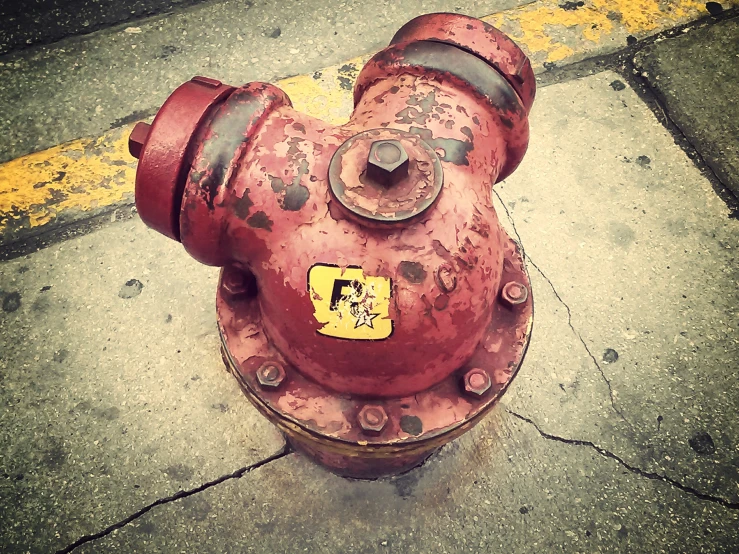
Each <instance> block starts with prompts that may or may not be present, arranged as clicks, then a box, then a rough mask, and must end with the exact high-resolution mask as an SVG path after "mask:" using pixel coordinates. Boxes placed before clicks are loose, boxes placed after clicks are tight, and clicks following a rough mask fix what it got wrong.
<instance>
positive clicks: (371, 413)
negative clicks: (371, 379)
mask: <svg viewBox="0 0 739 554" xmlns="http://www.w3.org/2000/svg"><path fill="white" fill-rule="evenodd" d="M357 419H358V421H359V426H360V427H361V428H362V431H364V432H365V433H366V434H368V435H379V434H380V432H382V429H383V428H384V427H385V424H386V423H387V414H386V413H385V409H384V408H383V407H382V406H377V405H374V404H367V405H366V406H364V407H363V408H362V409H361V410H360V411H359V415H358V416H357Z"/></svg>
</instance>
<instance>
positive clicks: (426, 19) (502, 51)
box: [390, 13, 536, 112]
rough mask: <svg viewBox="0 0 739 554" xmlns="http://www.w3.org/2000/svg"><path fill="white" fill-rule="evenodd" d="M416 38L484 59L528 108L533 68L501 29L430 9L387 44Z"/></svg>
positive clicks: (533, 82) (532, 92)
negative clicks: (440, 43) (444, 44)
mask: <svg viewBox="0 0 739 554" xmlns="http://www.w3.org/2000/svg"><path fill="white" fill-rule="evenodd" d="M418 40H425V41H434V42H443V43H446V44H451V45H453V46H456V47H458V48H460V49H462V50H466V51H467V52H470V53H472V54H474V55H475V56H477V57H478V58H482V59H483V60H485V61H487V62H488V63H489V64H490V65H491V66H492V67H494V68H495V69H496V70H497V71H498V72H499V73H500V74H501V75H502V76H503V77H505V79H506V81H508V83H509V84H510V85H511V87H512V88H513V89H514V90H515V91H516V94H518V96H519V98H520V99H521V102H522V104H523V106H524V107H525V108H526V112H528V111H529V110H530V109H531V105H532V104H533V103H534V96H536V79H535V78H534V70H533V69H532V68H531V62H530V61H529V59H528V57H526V54H524V53H523V50H521V48H520V47H519V46H518V45H517V44H516V43H515V42H514V41H513V40H512V39H511V38H510V37H508V36H507V35H506V34H505V33H503V32H502V31H499V30H498V29H496V28H495V27H493V26H492V25H490V24H488V23H485V22H484V21H481V20H479V19H475V18H474V17H469V16H466V15H460V14H455V13H432V14H427V15H421V16H419V17H416V18H415V19H412V20H411V21H409V22H408V23H406V24H405V25H403V27H401V29H400V30H399V31H398V32H397V33H395V36H394V37H393V39H392V40H391V41H390V44H399V43H401V42H410V41H418Z"/></svg>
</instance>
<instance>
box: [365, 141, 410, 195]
mask: <svg viewBox="0 0 739 554" xmlns="http://www.w3.org/2000/svg"><path fill="white" fill-rule="evenodd" d="M408 165H409V162H408V154H407V153H406V151H405V148H403V145H402V144H401V143H400V141H398V140H377V141H375V142H373V143H372V146H370V151H369V156H368V158H367V177H368V178H369V179H371V180H372V181H374V182H376V183H379V184H381V185H383V186H385V187H392V186H393V185H397V184H398V183H399V182H400V181H402V180H403V179H405V178H406V177H407V176H408Z"/></svg>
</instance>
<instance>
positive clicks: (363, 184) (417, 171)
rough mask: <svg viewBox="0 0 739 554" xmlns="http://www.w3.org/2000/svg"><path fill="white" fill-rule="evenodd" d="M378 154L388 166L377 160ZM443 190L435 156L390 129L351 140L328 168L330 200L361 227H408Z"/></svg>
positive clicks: (414, 139) (419, 141)
mask: <svg viewBox="0 0 739 554" xmlns="http://www.w3.org/2000/svg"><path fill="white" fill-rule="evenodd" d="M383 148H384V155H385V157H386V159H388V161H383V160H380V159H378V157H377V155H378V153H383ZM393 149H394V150H393ZM443 184H444V172H443V170H442V168H441V162H440V161H439V157H438V156H437V155H436V153H435V152H434V150H433V149H432V148H431V147H430V146H429V145H428V144H426V143H425V142H424V141H423V140H422V139H421V138H420V137H419V136H418V135H414V134H411V133H404V132H401V131H397V130H395V129H372V130H370V131H365V132H363V133H359V134H357V135H354V136H353V137H352V138H350V139H349V140H347V141H346V142H345V143H344V144H342V145H341V147H339V149H338V150H337V151H336V153H335V154H334V156H333V158H332V159H331V164H330V166H329V185H330V190H331V193H332V197H333V198H334V199H336V201H337V202H338V204H339V205H340V206H341V207H342V208H344V210H343V211H344V214H345V215H346V216H348V217H349V218H352V219H354V220H356V221H357V222H358V223H360V224H364V225H372V224H378V225H379V226H384V227H388V226H390V225H393V226H399V224H402V225H407V224H408V223H409V222H410V221H411V220H414V219H417V218H419V217H421V216H422V215H423V214H424V212H426V210H428V209H429V208H431V207H432V206H433V205H434V204H435V203H436V200H437V199H438V198H439V193H440V192H441V188H442V185H443Z"/></svg>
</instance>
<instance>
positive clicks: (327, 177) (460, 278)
mask: <svg viewBox="0 0 739 554" xmlns="http://www.w3.org/2000/svg"><path fill="white" fill-rule="evenodd" d="M535 88H536V87H535V81H534V75H533V71H532V70H531V65H530V63H529V61H528V59H527V58H526V56H525V55H524V54H523V52H522V51H521V50H520V49H519V48H518V47H517V46H516V45H515V43H514V42H513V41H511V40H510V39H509V38H508V37H506V36H505V35H504V34H502V33H501V32H500V31H498V30H497V29H495V28H493V27H491V26H490V25H488V24H486V23H484V22H482V21H479V20H477V19H473V18H470V17H466V16H461V15H456V14H430V15H426V16H421V17H419V18H416V19H414V20H413V21H411V22H409V23H408V24H406V25H405V26H404V27H403V28H402V29H401V30H400V31H399V32H398V33H397V34H396V35H395V37H394V38H393V41H392V43H391V45H390V46H389V47H388V48H386V49H384V50H382V51H381V52H379V53H378V54H376V55H375V56H374V57H373V58H372V59H371V60H370V61H369V62H368V63H367V64H366V65H365V67H364V68H363V69H362V70H361V72H360V74H359V76H358V78H357V83H356V85H355V90H354V103H355V108H354V112H353V114H352V116H351V118H350V119H349V121H348V122H347V123H346V124H344V125H340V126H333V125H330V124H327V123H325V122H323V121H320V120H318V119H316V118H313V117H310V116H307V115H305V114H302V113H300V112H298V111H296V110H295V109H293V107H292V105H291V103H290V100H289V98H288V97H287V95H286V94H285V93H284V92H283V91H281V90H280V89H279V88H277V87H275V86H273V85H269V84H266V83H249V84H247V85H244V86H242V87H238V88H235V87H231V86H227V85H223V84H222V83H220V82H219V81H215V80H212V79H208V78H204V77H197V78H195V79H193V80H192V81H190V82H189V83H186V84H184V85H182V86H181V87H180V88H179V89H177V90H176V91H175V92H174V93H173V94H172V96H171V97H170V98H169V99H168V100H167V102H166V103H165V104H164V106H163V107H162V108H161V109H160V111H159V113H158V114H157V116H156V118H155V119H154V122H153V124H152V125H151V127H150V128H149V127H147V126H143V125H145V124H142V126H138V125H137V127H136V128H135V129H134V132H133V133H132V135H131V138H130V141H129V147H130V151H131V153H132V154H133V155H134V156H138V157H139V167H138V171H137V176H136V203H137V207H138V208H139V213H140V214H141V217H142V219H143V220H144V221H145V222H146V223H147V224H148V225H150V226H151V227H153V228H154V229H156V230H158V231H160V232H162V233H164V234H165V235H167V236H169V237H171V238H173V239H175V240H179V241H180V242H182V244H183V246H184V247H185V249H186V250H187V251H188V252H189V253H190V254H191V255H192V256H193V257H194V258H196V259H197V260H199V261H201V262H203V263H206V264H210V265H215V266H221V267H223V268H224V270H223V271H222V273H221V282H220V284H219V289H218V294H217V300H216V307H217V313H218V322H219V329H220V333H221V338H222V355H223V358H224V361H225V362H226V365H227V366H228V367H229V369H230V371H231V372H232V373H233V374H234V375H235V376H236V378H237V379H238V381H239V383H240V385H241V387H242V389H243V390H244V392H245V394H246V395H247V397H248V398H249V399H250V400H251V401H252V403H253V404H254V405H255V406H256V407H257V408H258V409H259V410H260V411H261V412H262V413H263V414H264V415H265V416H266V417H268V418H269V419H270V420H271V421H273V422H274V423H275V424H276V425H277V426H278V427H279V428H280V429H282V430H283V431H284V432H285V433H286V435H287V436H288V438H289V439H290V441H291V443H292V444H293V445H295V446H296V447H297V448H298V449H300V450H301V451H303V452H305V453H306V454H308V455H309V456H311V457H312V458H314V459H316V460H317V461H319V462H320V463H322V464H324V465H326V466H328V467H329V468H331V469H332V470H334V471H336V472H338V473H341V474H344V475H351V476H354V477H373V476H377V475H382V474H388V473H394V472H399V471H404V470H406V469H408V468H410V467H413V465H415V464H417V463H419V462H420V461H422V460H423V459H425V458H426V457H427V456H428V455H429V454H430V453H432V452H433V451H434V450H435V449H437V448H438V447H440V446H441V445H443V444H444V443H446V442H448V441H450V440H452V439H453V438H455V437H456V436H459V435H460V434H461V433H463V432H465V431H467V430H468V429H469V428H471V427H472V426H473V425H474V424H475V423H476V422H477V421H479V420H480V418H481V417H482V416H484V414H485V413H486V412H487V411H488V410H489V409H490V408H491V407H492V406H493V405H494V404H495V403H496V402H497V400H498V399H499V398H500V396H501V395H502V394H503V392H504V391H505V389H506V388H507V386H508V385H509V384H510V382H511V380H512V379H513V377H514V376H515V374H516V372H517V371H518V368H519V366H520V364H521V361H522V359H523V356H524V353H525V350H526V346H527V345H528V341H529V337H530V332H531V325H532V317H533V300H532V295H531V290H530V283H529V279H528V274H527V272H526V269H525V266H524V261H523V256H522V254H521V252H520V250H519V246H518V244H517V243H515V242H514V241H513V240H511V239H510V238H509V237H508V235H507V234H506V232H505V230H504V229H503V228H502V227H501V226H500V223H499V221H498V217H497V215H496V213H495V210H494V207H493V201H492V190H491V189H492V186H493V185H494V184H495V183H497V182H498V181H500V180H501V179H504V178H505V177H506V176H508V175H509V174H510V173H511V172H512V171H513V170H514V169H515V168H516V167H517V166H518V164H519V163H520V162H521V160H522V158H523V155H524V153H525V151H526V147H527V145H528V136H529V128H528V112H529V109H530V108H531V105H532V102H533V99H534V95H535Z"/></svg>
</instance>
